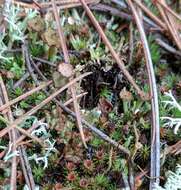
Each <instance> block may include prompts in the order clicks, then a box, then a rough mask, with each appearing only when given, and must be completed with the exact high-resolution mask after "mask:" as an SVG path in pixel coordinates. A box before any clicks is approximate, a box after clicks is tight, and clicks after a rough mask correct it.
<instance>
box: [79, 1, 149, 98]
mask: <svg viewBox="0 0 181 190" xmlns="http://www.w3.org/2000/svg"><path fill="white" fill-rule="evenodd" d="M80 2H81V3H82V6H83V8H84V9H85V11H86V13H87V15H88V16H89V18H90V20H91V21H92V23H93V25H94V27H95V28H96V29H97V32H98V33H99V35H100V36H101V38H102V40H103V42H104V43H105V45H106V46H107V47H108V49H109V51H110V52H111V54H112V56H113V58H114V59H115V61H116V62H117V64H118V66H119V68H120V69H121V70H122V72H123V74H124V75H125V76H126V78H127V79H128V81H129V82H130V83H131V84H132V85H133V87H134V88H135V90H136V91H137V93H138V94H139V95H140V97H141V98H142V99H144V100H145V99H148V96H147V95H146V94H145V93H144V92H143V91H142V90H141V89H140V88H139V87H138V85H137V84H136V82H135V80H134V79H133V77H132V76H131V75H130V73H129V72H128V70H127V69H126V67H125V66H124V63H123V61H122V60H121V59H120V58H119V56H118V54H117V53H116V51H115V50H114V49H113V47H112V45H111V43H110V42H109V40H108V38H107V37H106V35H105V33H104V31H103V30H102V28H101V27H100V25H99V23H98V22H97V20H96V19H95V17H94V15H93V13H92V12H91V10H90V9H89V7H88V6H87V4H86V2H85V1H84V0H80Z"/></svg>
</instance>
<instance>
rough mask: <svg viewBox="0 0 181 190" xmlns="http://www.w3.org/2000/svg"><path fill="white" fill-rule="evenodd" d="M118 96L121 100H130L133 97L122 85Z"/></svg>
mask: <svg viewBox="0 0 181 190" xmlns="http://www.w3.org/2000/svg"><path fill="white" fill-rule="evenodd" d="M119 97H120V98H121V99H122V100H123V101H130V100H132V99H133V96H132V94H131V92H129V91H128V90H126V88H125V87H124V88H123V89H122V90H121V92H120V93H119Z"/></svg>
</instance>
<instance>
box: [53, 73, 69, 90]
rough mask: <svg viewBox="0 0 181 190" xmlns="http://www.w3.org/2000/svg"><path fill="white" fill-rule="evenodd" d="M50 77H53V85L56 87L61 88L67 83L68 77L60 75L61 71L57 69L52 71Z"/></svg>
mask: <svg viewBox="0 0 181 190" xmlns="http://www.w3.org/2000/svg"><path fill="white" fill-rule="evenodd" d="M52 77H53V82H54V86H55V87H56V88H61V87H63V86H64V85H65V84H67V83H68V78H66V77H64V76H62V75H61V73H59V72H57V71H55V72H53V74H52Z"/></svg>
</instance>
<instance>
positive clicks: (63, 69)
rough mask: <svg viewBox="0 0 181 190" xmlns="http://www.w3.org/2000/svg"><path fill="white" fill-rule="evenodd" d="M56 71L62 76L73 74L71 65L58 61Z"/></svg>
mask: <svg viewBox="0 0 181 190" xmlns="http://www.w3.org/2000/svg"><path fill="white" fill-rule="evenodd" d="M58 72H60V73H61V74H62V75H63V76H64V77H71V76H72V74H73V67H72V65H71V64H68V63H60V64H59V65H58Z"/></svg>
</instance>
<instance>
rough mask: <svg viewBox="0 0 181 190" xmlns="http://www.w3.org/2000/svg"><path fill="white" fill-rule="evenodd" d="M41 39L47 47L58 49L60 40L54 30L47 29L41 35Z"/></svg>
mask: <svg viewBox="0 0 181 190" xmlns="http://www.w3.org/2000/svg"><path fill="white" fill-rule="evenodd" d="M41 37H42V39H43V41H45V42H46V43H47V44H48V45H49V46H55V47H57V48H60V39H59V36H58V34H57V32H56V30H53V29H52V28H48V29H47V30H46V31H45V32H44V33H43V34H42V36H41Z"/></svg>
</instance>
